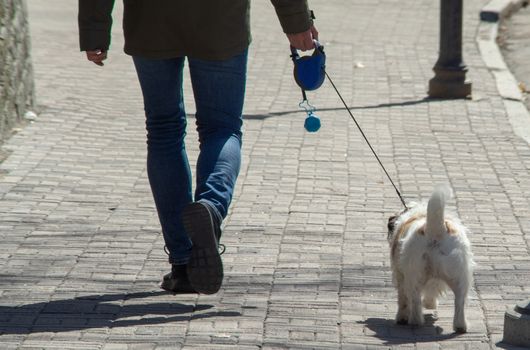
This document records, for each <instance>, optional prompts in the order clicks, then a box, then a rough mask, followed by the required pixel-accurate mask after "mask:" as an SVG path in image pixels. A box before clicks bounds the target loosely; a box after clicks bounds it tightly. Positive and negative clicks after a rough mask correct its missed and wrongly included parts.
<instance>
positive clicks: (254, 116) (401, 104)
mask: <svg viewBox="0 0 530 350" xmlns="http://www.w3.org/2000/svg"><path fill="white" fill-rule="evenodd" d="M441 101H444V99H433V98H430V97H424V98H422V99H419V100H412V101H403V102H394V103H380V104H376V105H368V106H352V107H348V109H350V110H352V111H353V110H363V109H378V108H392V107H405V106H413V105H417V104H421V103H427V102H441ZM342 110H346V108H344V107H336V108H317V112H329V111H342ZM300 111H301V109H293V110H290V111H283V112H273V113H267V114H245V115H243V119H247V120H264V119H268V118H272V117H279V116H283V115H287V114H292V113H300Z"/></svg>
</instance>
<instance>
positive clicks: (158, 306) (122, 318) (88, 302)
mask: <svg viewBox="0 0 530 350" xmlns="http://www.w3.org/2000/svg"><path fill="white" fill-rule="evenodd" d="M167 294H168V293H167V292H164V291H151V292H137V293H126V294H103V295H88V296H82V297H77V298H73V299H63V300H52V301H46V302H39V303H33V304H25V305H20V306H2V305H0V335H4V334H30V333H36V332H54V333H56V332H66V331H72V330H85V329H91V328H105V327H109V328H113V327H129V326H140V325H155V324H164V323H170V322H183V321H189V320H194V319H202V318H209V317H234V316H241V313H239V312H231V311H221V312H205V313H198V312H201V311H205V310H208V309H211V308H212V307H213V306H212V305H195V304H180V303H178V302H166V301H164V302H143V303H140V302H138V303H137V304H134V302H135V301H136V300H137V299H143V298H150V297H157V296H161V295H167Z"/></svg>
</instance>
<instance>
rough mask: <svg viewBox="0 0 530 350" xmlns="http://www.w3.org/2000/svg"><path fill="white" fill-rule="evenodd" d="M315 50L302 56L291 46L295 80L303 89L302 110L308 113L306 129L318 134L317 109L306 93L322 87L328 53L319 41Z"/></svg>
mask: <svg viewBox="0 0 530 350" xmlns="http://www.w3.org/2000/svg"><path fill="white" fill-rule="evenodd" d="M314 43H315V50H314V51H313V54H311V55H308V56H300V55H299V54H298V51H297V50H296V48H294V47H293V46H291V58H292V60H293V63H294V70H293V74H294V80H295V81H296V84H298V86H299V87H300V89H302V98H303V99H302V102H300V104H299V106H300V108H303V109H304V110H305V112H306V113H307V118H306V120H305V122H304V127H305V129H306V130H307V131H309V132H316V131H318V130H319V129H320V119H319V118H318V117H317V116H316V115H315V113H314V112H315V111H316V108H315V107H313V106H312V105H310V104H309V102H308V101H307V96H306V93H305V92H306V91H313V90H316V89H318V88H319V87H320V86H322V83H323V82H324V79H325V78H326V53H325V52H324V46H322V45H321V44H320V43H319V42H318V41H316V40H315V41H314Z"/></svg>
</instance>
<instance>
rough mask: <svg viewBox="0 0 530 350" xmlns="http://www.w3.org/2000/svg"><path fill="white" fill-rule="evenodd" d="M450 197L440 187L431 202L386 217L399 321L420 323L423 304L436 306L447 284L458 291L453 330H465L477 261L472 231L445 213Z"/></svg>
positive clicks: (446, 190)
mask: <svg viewBox="0 0 530 350" xmlns="http://www.w3.org/2000/svg"><path fill="white" fill-rule="evenodd" d="M449 197H451V191H450V190H449V188H448V187H444V186H439V187H437V188H436V189H435V191H434V193H433V194H432V196H431V198H430V199H429V202H428V203H421V204H417V203H411V204H410V205H409V207H408V209H406V210H404V211H402V212H401V213H399V214H398V215H395V216H392V217H391V218H390V219H389V220H388V242H389V243H390V248H391V258H392V261H391V263H392V272H393V279H394V283H395V284H396V287H397V290H398V312H397V315H396V322H397V323H398V324H409V325H415V326H420V325H422V324H423V323H424V319H423V310H422V305H423V306H424V307H426V308H428V309H436V307H437V305H438V301H437V299H438V297H439V296H440V295H442V294H443V293H444V292H445V291H446V289H447V287H449V288H450V289H451V290H452V291H453V293H454V295H455V313H454V319H453V329H454V331H455V332H459V333H465V332H466V331H467V321H466V317H465V314H464V307H465V304H466V299H467V294H468V291H469V289H470V287H471V284H472V278H473V271H472V267H473V260H472V253H471V245H470V243H469V240H468V238H467V233H468V230H467V229H466V227H465V226H464V225H462V223H460V220H458V219H457V218H456V217H454V216H451V215H446V214H445V200H446V198H449ZM422 298H423V300H422Z"/></svg>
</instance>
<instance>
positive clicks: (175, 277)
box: [160, 265, 197, 294]
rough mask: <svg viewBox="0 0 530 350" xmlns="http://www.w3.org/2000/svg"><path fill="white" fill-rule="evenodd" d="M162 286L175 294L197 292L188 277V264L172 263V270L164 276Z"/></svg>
mask: <svg viewBox="0 0 530 350" xmlns="http://www.w3.org/2000/svg"><path fill="white" fill-rule="evenodd" d="M160 288H162V289H163V290H166V291H168V292H171V293H175V294H187V293H197V291H196V290H195V289H193V287H192V286H191V284H190V280H189V279H188V272H187V271H186V265H171V272H170V273H168V274H166V275H165V276H164V278H163V279H162V283H161V284H160Z"/></svg>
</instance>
